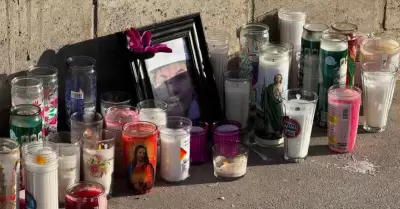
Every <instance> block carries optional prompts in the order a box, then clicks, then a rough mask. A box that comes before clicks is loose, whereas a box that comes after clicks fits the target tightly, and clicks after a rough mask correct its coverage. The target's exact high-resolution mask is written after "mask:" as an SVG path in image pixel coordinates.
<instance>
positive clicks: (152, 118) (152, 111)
mask: <svg viewBox="0 0 400 209" xmlns="http://www.w3.org/2000/svg"><path fill="white" fill-rule="evenodd" d="M139 120H140V121H147V122H150V123H154V124H156V125H157V126H158V127H161V126H163V125H165V124H166V123H167V112H166V111H165V110H163V109H161V108H143V109H140V111H139ZM160 159H161V153H160V142H158V143H157V165H159V164H160Z"/></svg>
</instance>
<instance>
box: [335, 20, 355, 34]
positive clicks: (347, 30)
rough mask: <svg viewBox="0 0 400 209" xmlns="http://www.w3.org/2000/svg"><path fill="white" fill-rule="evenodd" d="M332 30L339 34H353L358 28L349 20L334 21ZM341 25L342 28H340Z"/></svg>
mask: <svg viewBox="0 0 400 209" xmlns="http://www.w3.org/2000/svg"><path fill="white" fill-rule="evenodd" d="M331 27H332V30H334V31H336V32H339V33H341V34H353V33H355V32H356V31H357V30H358V27H357V25H356V24H353V23H349V22H336V23H333V24H332V26H331ZM341 27H342V28H341Z"/></svg>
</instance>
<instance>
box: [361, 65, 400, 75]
mask: <svg viewBox="0 0 400 209" xmlns="http://www.w3.org/2000/svg"><path fill="white" fill-rule="evenodd" d="M369 65H374V66H375V67H379V66H382V63H381V62H365V63H364V64H362V65H361V73H362V74H364V73H386V74H391V75H396V74H397V73H398V72H399V67H397V66H396V65H394V64H391V63H386V64H385V66H384V67H387V68H389V71H382V68H381V70H380V71H377V70H372V69H368V67H367V66H369Z"/></svg>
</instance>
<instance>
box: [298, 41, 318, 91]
mask: <svg viewBox="0 0 400 209" xmlns="http://www.w3.org/2000/svg"><path fill="white" fill-rule="evenodd" d="M320 46H321V42H320V41H310V40H306V39H301V55H300V56H301V58H300V69H299V86H300V88H304V89H307V90H310V91H313V92H317V91H318V76H317V75H318V68H319V49H320Z"/></svg>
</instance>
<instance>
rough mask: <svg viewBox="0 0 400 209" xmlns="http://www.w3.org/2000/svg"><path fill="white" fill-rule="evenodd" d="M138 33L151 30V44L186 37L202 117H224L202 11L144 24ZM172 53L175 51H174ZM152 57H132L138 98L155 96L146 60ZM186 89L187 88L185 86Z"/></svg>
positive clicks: (203, 119)
mask: <svg viewBox="0 0 400 209" xmlns="http://www.w3.org/2000/svg"><path fill="white" fill-rule="evenodd" d="M137 30H138V31H139V33H141V34H142V33H143V32H144V31H150V32H151V33H152V44H156V43H163V42H166V41H171V40H175V39H180V38H183V39H184V40H185V43H186V46H187V49H188V52H189V53H190V57H191V59H190V62H191V68H190V69H188V72H189V75H190V77H191V81H192V85H193V86H194V91H195V92H196V94H197V98H198V103H199V109H200V118H199V120H202V121H206V122H208V123H209V124H212V123H213V122H215V121H217V120H220V119H222V118H223V112H222V109H221V105H220V100H219V96H218V91H217V86H216V83H215V79H214V75H213V69H212V65H211V62H210V60H209V55H208V48H207V43H206V39H205V35H204V29H203V24H202V21H201V16H200V13H195V14H190V15H186V16H182V17H178V18H175V19H171V20H167V21H164V22H161V23H156V24H153V25H149V26H145V27H141V28H138V29H137ZM172 53H173V52H172ZM149 61H151V59H148V60H143V59H136V58H133V59H132V63H131V71H132V72H131V74H132V77H133V79H132V80H133V82H134V87H135V88H136V97H137V99H138V100H139V101H141V100H146V99H154V94H153V90H152V86H151V85H152V84H151V82H150V77H149V73H148V72H147V67H146V62H149ZM182 88H184V87H182Z"/></svg>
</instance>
